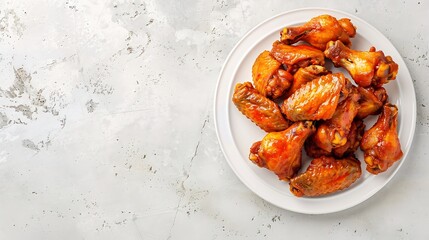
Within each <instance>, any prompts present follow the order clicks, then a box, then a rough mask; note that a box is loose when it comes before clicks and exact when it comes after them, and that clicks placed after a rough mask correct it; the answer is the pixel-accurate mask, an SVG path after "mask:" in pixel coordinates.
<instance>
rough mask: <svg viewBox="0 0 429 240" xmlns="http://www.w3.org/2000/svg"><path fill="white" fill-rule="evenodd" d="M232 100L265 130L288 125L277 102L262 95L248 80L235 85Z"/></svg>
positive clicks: (269, 130)
mask: <svg viewBox="0 0 429 240" xmlns="http://www.w3.org/2000/svg"><path fill="white" fill-rule="evenodd" d="M232 101H233V102H234V104H235V106H236V107H237V108H238V110H240V112H241V113H243V114H244V115H245V116H246V117H247V118H249V119H250V120H252V122H254V123H255V124H256V125H258V126H259V127H260V128H262V129H263V130H264V131H266V132H277V131H283V130H285V129H286V128H288V127H289V121H287V120H286V119H284V117H283V115H282V113H281V112H280V109H279V107H278V106H277V104H276V103H275V102H273V101H271V100H270V99H268V98H266V97H264V96H262V95H261V94H259V93H258V91H257V90H256V89H254V88H253V86H252V84H251V83H250V82H245V83H237V85H235V90H234V95H233V96H232Z"/></svg>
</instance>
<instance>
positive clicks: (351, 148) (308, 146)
mask: <svg viewBox="0 0 429 240" xmlns="http://www.w3.org/2000/svg"><path fill="white" fill-rule="evenodd" d="M364 130H365V124H364V123H363V121H362V120H361V119H355V120H354V121H353V122H352V125H351V127H350V131H349V135H348V136H347V142H346V144H344V145H343V146H340V147H337V148H333V149H332V152H328V151H326V150H323V149H321V148H320V147H319V146H317V144H316V143H315V142H314V135H313V136H312V137H310V138H308V139H307V141H305V144H304V148H305V152H306V153H307V155H308V156H310V157H312V158H318V157H321V156H335V157H339V158H341V157H344V156H348V155H351V154H353V153H354V152H356V150H357V149H358V148H359V144H360V140H361V139H362V135H363V132H364Z"/></svg>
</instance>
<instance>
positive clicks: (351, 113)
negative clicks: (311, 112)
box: [313, 93, 360, 152]
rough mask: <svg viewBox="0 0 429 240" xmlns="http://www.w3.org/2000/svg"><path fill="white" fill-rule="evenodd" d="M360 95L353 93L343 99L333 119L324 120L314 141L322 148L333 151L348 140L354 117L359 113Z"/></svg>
mask: <svg viewBox="0 0 429 240" xmlns="http://www.w3.org/2000/svg"><path fill="white" fill-rule="evenodd" d="M359 99H360V95H359V94H357V93H351V94H350V95H349V96H348V97H347V98H346V99H345V100H344V101H342V102H341V103H340V104H339V105H338V107H337V109H336V110H335V113H334V115H333V116H332V118H331V119H329V120H326V121H325V122H322V123H321V125H320V126H319V127H318V128H317V131H316V133H315V135H314V138H313V140H314V143H316V144H317V146H318V147H320V148H321V149H323V150H325V151H327V152H331V151H332V149H333V148H337V147H341V146H343V145H344V144H346V142H347V137H348V135H349V132H350V127H351V125H352V122H353V119H354V118H355V116H356V114H357V113H358V109H359V103H358V101H359Z"/></svg>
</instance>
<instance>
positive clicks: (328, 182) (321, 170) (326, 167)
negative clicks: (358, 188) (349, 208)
mask: <svg viewBox="0 0 429 240" xmlns="http://www.w3.org/2000/svg"><path fill="white" fill-rule="evenodd" d="M361 174H362V170H361V167H360V162H359V160H357V159H356V158H355V157H354V156H349V157H347V158H344V159H338V160H337V159H335V158H333V157H326V156H323V157H320V158H315V159H313V161H311V163H310V166H309V167H308V168H307V170H306V171H305V172H304V173H302V174H300V175H298V176H296V177H294V178H292V179H291V180H290V183H289V184H290V191H291V192H292V193H293V194H294V195H295V196H297V197H302V196H307V197H317V196H321V195H325V194H329V193H333V192H337V191H340V190H342V189H345V188H348V187H349V186H350V185H352V184H353V183H354V182H355V181H356V180H357V179H358V178H359V177H360V176H361Z"/></svg>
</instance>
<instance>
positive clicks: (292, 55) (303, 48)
mask: <svg viewBox="0 0 429 240" xmlns="http://www.w3.org/2000/svg"><path fill="white" fill-rule="evenodd" d="M271 55H272V56H273V57H274V58H275V59H276V60H277V61H279V62H280V63H282V64H283V65H285V66H286V68H287V69H286V70H287V71H288V72H290V73H295V72H296V71H297V70H298V69H299V68H302V67H307V66H309V65H324V64H325V56H324V55H323V52H322V51H320V50H319V49H317V48H314V47H311V46H307V45H298V46H290V45H286V44H284V43H281V42H279V41H276V42H274V43H273V48H272V50H271Z"/></svg>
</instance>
